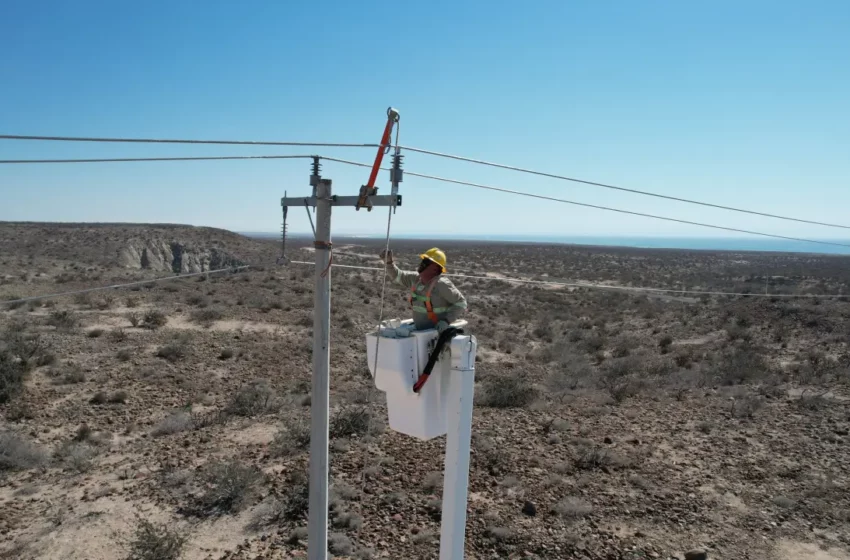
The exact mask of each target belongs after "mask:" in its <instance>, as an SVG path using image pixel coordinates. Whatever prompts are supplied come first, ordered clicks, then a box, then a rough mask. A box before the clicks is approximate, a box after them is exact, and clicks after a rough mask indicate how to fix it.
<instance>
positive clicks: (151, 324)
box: [134, 309, 168, 330]
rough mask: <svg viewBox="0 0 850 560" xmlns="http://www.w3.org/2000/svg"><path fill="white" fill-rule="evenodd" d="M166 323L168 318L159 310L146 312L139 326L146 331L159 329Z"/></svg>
mask: <svg viewBox="0 0 850 560" xmlns="http://www.w3.org/2000/svg"><path fill="white" fill-rule="evenodd" d="M167 323H168V318H167V317H166V316H165V313H163V312H162V311H160V310H159V309H151V310H149V311H147V312H146V313H145V315H144V317H143V318H142V323H141V326H142V327H144V328H146V329H150V330H156V329H158V328H160V327H164V326H165V325H166V324H167ZM134 326H135V325H134Z"/></svg>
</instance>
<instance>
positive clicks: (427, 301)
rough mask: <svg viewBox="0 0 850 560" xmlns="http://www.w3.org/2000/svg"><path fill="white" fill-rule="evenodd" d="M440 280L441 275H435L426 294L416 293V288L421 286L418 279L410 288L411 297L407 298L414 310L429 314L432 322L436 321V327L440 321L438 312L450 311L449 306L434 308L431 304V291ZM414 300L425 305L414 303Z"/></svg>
mask: <svg viewBox="0 0 850 560" xmlns="http://www.w3.org/2000/svg"><path fill="white" fill-rule="evenodd" d="M439 281H440V277H439V276H436V277H434V279H433V280H431V281H430V282H429V283H428V286H427V288H426V289H425V295H424V296H422V295H419V294H417V293H416V288H418V287H419V281H417V282H416V283H415V284H413V286H412V287H411V288H410V297H409V298H408V300H407V301H408V302H409V303H410V307H411V308H412V309H413V311H416V312H419V313H425V314H427V315H428V319H430V320H431V322H432V323H434V326H435V327H436V326H437V323H439V322H440V319H439V317H437V313H445V312H446V311H448V308H447V307H438V308H437V309H434V306H433V305H431V292H432V291H434V286H436V285H437V282H439ZM414 300H416V301H420V302H423V304H424V306H423V305H414V304H413V301H414Z"/></svg>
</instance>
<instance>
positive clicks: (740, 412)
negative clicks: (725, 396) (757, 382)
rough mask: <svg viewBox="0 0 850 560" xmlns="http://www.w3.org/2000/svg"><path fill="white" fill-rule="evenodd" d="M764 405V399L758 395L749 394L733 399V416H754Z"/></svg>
mask: <svg viewBox="0 0 850 560" xmlns="http://www.w3.org/2000/svg"><path fill="white" fill-rule="evenodd" d="M763 407H764V399H763V398H761V397H760V396H757V395H747V396H744V397H742V398H740V399H734V400H733V401H732V416H734V417H736V418H753V417H754V416H755V414H756V412H758V411H759V410H761V409H762V408H763Z"/></svg>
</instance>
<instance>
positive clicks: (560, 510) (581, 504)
mask: <svg viewBox="0 0 850 560" xmlns="http://www.w3.org/2000/svg"><path fill="white" fill-rule="evenodd" d="M554 510H555V513H557V514H558V515H560V516H561V517H563V518H564V519H566V520H568V521H576V520H578V519H581V518H582V517H587V516H588V515H590V513H591V512H592V511H593V506H591V505H590V504H589V503H587V502H586V501H584V500H582V499H581V498H575V497H569V498H565V499H564V500H561V501H560V502H558V503H557V504H556V505H555V508H554Z"/></svg>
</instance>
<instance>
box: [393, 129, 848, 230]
mask: <svg viewBox="0 0 850 560" xmlns="http://www.w3.org/2000/svg"><path fill="white" fill-rule="evenodd" d="M402 148H403V149H405V150H408V151H411V152H417V153H420V154H426V155H430V156H436V157H441V158H447V159H453V160H457V161H464V162H467V163H475V164H478V165H486V166H489V167H496V168H499V169H507V170H510V171H517V172H519V173H528V174H530V175H537V176H540V177H548V178H550V179H559V180H561V181H570V182H573V183H580V184H583V185H590V186H592V187H602V188H604V189H612V190H616V191H621V192H628V193H632V194H639V195H643V196H651V197H655V198H662V199H665V200H674V201H676V202H684V203H686V204H696V205H698V206H705V207H708V208H717V209H720V210H728V211H731V212H740V213H742V214H751V215H754V216H763V217H766V218H776V219H777V220H788V221H791V222H799V223H802V224H814V225H818V226H826V227H832V228H840V229H850V226H845V225H841V224H831V223H828V222H819V221H816V220H806V219H803V218H794V217H791V216H781V215H779V214H770V213H768V212H759V211H757V210H746V209H744V208H736V207H734V206H724V205H722V204H713V203H711V202H702V201H699V200H691V199H688V198H680V197H677V196H670V195H666V194H659V193H654V192H649V191H641V190H638V189H630V188H626V187H620V186H617V185H611V184H608V183H599V182H596V181H588V180H585V179H577V178H575V177H567V176H565V175H557V174H555V173H546V172H544V171H536V170H534V169H526V168H524V167H517V166H514V165H505V164H501V163H493V162H490V161H484V160H480V159H474V158H469V157H464V156H458V155H453V154H445V153H441V152H434V151H431V150H423V149H420V148H411V147H409V146H402Z"/></svg>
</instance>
